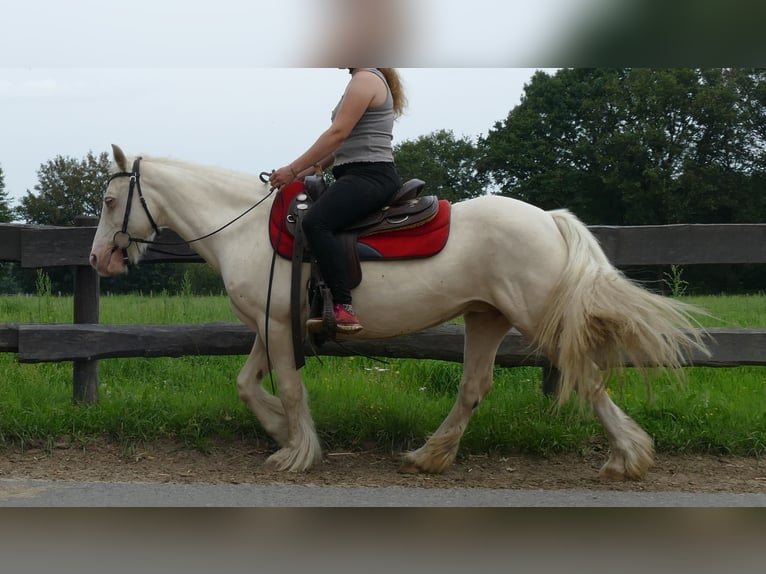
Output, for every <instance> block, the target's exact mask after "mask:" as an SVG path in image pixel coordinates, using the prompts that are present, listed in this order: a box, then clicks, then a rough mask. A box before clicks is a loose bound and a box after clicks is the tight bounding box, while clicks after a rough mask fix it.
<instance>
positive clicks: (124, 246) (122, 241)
mask: <svg viewBox="0 0 766 574" xmlns="http://www.w3.org/2000/svg"><path fill="white" fill-rule="evenodd" d="M142 159H143V158H142V157H140V156H139V157H137V158H136V159H135V161H134V162H133V167H132V168H131V170H132V171H120V172H117V173H113V174H112V175H110V176H109V179H108V180H107V182H106V187H107V188H108V187H109V184H110V183H111V182H112V180H115V179H117V178H120V177H129V178H130V185H129V187H128V201H127V203H126V204H125V214H124V215H123V218H122V228H121V229H120V230H119V231H115V232H114V235H113V236H112V242H113V243H114V245H115V246H116V247H117V248H118V249H121V250H122V255H123V257H124V258H125V259H127V258H128V247H130V244H131V243H144V244H146V245H161V246H166V247H172V246H180V245H188V244H190V243H194V242H196V241H202V240H203V239H207V238H208V237H210V236H212V235H215V234H216V233H218V232H219V231H223V230H224V229H226V228H227V227H228V226H229V225H231V224H232V223H234V222H235V221H238V220H239V219H241V218H242V217H244V216H245V215H247V214H248V213H250V212H251V211H252V210H253V209H255V208H256V207H258V206H259V205H260V204H261V203H263V202H264V201H266V200H267V199H268V198H269V196H270V195H271V194H272V193H274V189H273V188H272V189H270V190H269V193H267V194H266V195H265V196H264V197H262V198H261V199H259V200H258V201H257V202H256V203H255V204H254V205H252V206H250V207H249V208H248V209H246V210H245V211H244V212H243V213H241V214H240V215H238V216H237V217H235V218H234V219H232V220H231V221H229V222H228V223H226V224H224V225H222V226H221V227H219V228H218V229H216V230H215V231H211V232H210V233H206V234H205V235H202V236H201V237H197V238H196V239H189V240H188V241H187V240H182V241H155V240H153V239H142V238H140V237H133V236H132V235H131V234H130V233H128V222H129V220H130V211H131V208H132V205H133V193H134V192H138V198H139V200H140V201H141V206H142V207H143V208H144V213H146V217H147V218H148V219H149V223H150V224H151V226H152V229H153V230H154V234H155V236H159V235H160V233H161V232H160V228H159V227H158V226H157V223H156V222H155V221H154V218H153V217H152V214H151V212H150V211H149V207H148V206H147V205H146V199H145V198H144V194H143V191H141V172H140V170H139V168H140V165H141V160H142ZM268 176H269V174H268V173H266V172H261V174H260V175H259V178H260V180H261V181H262V182H264V183H266V182H268Z"/></svg>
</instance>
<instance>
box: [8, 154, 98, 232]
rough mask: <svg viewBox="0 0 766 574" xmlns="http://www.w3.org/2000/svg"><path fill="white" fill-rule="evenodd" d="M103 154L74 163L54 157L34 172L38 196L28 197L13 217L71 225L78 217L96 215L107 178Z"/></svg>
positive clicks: (29, 195) (90, 155)
mask: <svg viewBox="0 0 766 574" xmlns="http://www.w3.org/2000/svg"><path fill="white" fill-rule="evenodd" d="M109 169H110V162H109V156H108V154H107V153H106V152H102V153H101V154H99V155H98V156H96V155H94V154H93V152H88V155H87V156H86V157H85V158H84V159H82V160H77V159H74V158H70V157H63V156H60V155H59V156H56V157H55V158H54V159H53V160H51V161H49V162H47V163H45V164H42V165H41V166H40V169H39V170H38V171H37V177H38V184H37V185H35V191H36V192H37V195H34V194H32V193H31V192H30V191H29V190H27V195H26V196H25V197H23V198H22V199H21V202H20V205H19V206H18V207H16V210H15V211H16V214H17V215H18V216H19V217H20V218H21V219H23V220H24V221H26V222H27V223H37V224H41V225H74V222H75V217H77V216H78V215H98V214H99V213H100V211H101V200H102V195H103V193H104V189H105V188H106V183H107V180H108V178H109Z"/></svg>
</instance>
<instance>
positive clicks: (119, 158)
mask: <svg viewBox="0 0 766 574" xmlns="http://www.w3.org/2000/svg"><path fill="white" fill-rule="evenodd" d="M112 154H113V155H114V161H115V163H116V164H117V167H119V168H120V169H121V170H122V171H128V159H127V158H126V157H125V154H124V153H123V151H122V150H121V149H120V146H118V145H114V144H112Z"/></svg>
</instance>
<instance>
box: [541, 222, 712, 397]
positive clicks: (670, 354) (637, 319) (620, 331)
mask: <svg viewBox="0 0 766 574" xmlns="http://www.w3.org/2000/svg"><path fill="white" fill-rule="evenodd" d="M549 214H550V215H551V217H553V219H554V221H555V222H556V225H557V226H558V229H559V231H560V232H561V235H562V236H563V238H564V241H565V242H566V245H567V248H568V250H569V255H568V258H567V263H566V266H565V268H564V271H563V273H562V275H561V278H560V279H559V281H558V283H557V284H556V286H555V287H554V289H553V291H552V292H551V294H550V296H549V299H548V302H547V306H546V311H545V315H544V317H543V319H542V321H541V323H540V325H539V328H538V331H537V334H536V337H535V341H534V343H535V344H536V346H537V347H538V348H539V349H540V350H541V351H542V352H544V353H546V354H547V355H548V357H550V359H551V360H552V361H553V362H554V363H555V364H556V366H557V367H558V369H559V371H560V373H561V374H560V378H559V392H558V401H559V404H561V403H563V402H564V401H566V400H567V398H568V397H569V395H570V393H571V392H572V391H573V390H576V391H577V392H578V394H579V395H580V396H581V398H583V399H585V398H587V397H589V396H593V395H592V393H595V392H597V391H599V390H600V389H601V387H602V386H603V382H602V380H606V378H607V377H603V379H602V377H598V376H594V375H596V374H597V371H598V370H601V371H607V372H608V371H610V370H611V369H614V368H619V367H623V366H625V364H626V362H627V361H628V360H629V361H630V363H632V364H633V365H634V366H636V367H640V368H641V367H643V368H651V367H666V368H669V369H678V368H679V367H680V366H681V365H682V364H683V363H684V359H685V358H686V357H687V356H689V354H690V353H691V352H692V351H693V350H695V349H696V350H699V351H701V352H703V353H706V354H707V353H708V351H707V349H706V348H705V345H704V344H703V341H702V332H701V331H700V329H699V328H698V327H699V324H698V323H697V322H696V321H695V319H694V315H696V314H698V313H700V314H704V311H702V310H700V309H697V308H696V307H694V306H692V305H688V304H686V303H683V302H681V301H677V300H674V299H671V298H668V297H663V296H661V295H657V294H654V293H651V292H649V291H647V290H646V289H644V288H642V287H640V286H639V285H637V284H635V283H633V282H632V281H631V280H629V279H628V278H627V277H625V276H624V275H623V274H622V273H621V272H620V271H619V270H617V269H616V268H615V267H614V266H612V264H611V263H610V262H609V260H608V259H607V257H606V255H605V254H604V252H603V250H602V249H601V246H600V245H599V244H598V241H597V240H596V238H595V237H594V236H593V234H592V233H591V232H590V231H589V230H588V228H587V227H586V226H585V225H584V224H583V223H582V222H581V221H580V220H579V219H577V218H576V217H575V216H574V215H572V214H571V213H570V212H569V211H567V210H564V209H560V210H554V211H550V212H549ZM678 372H679V371H677V373H678ZM607 374H608V373H607Z"/></svg>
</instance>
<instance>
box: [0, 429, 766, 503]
mask: <svg viewBox="0 0 766 574" xmlns="http://www.w3.org/2000/svg"><path fill="white" fill-rule="evenodd" d="M270 452H271V451H270V450H269V449H268V448H265V447H263V446H260V445H258V444H257V443H255V442H254V441H247V440H242V441H234V442H225V443H219V444H216V445H214V446H212V447H211V448H210V449H209V450H208V451H207V452H206V453H203V452H201V451H199V450H195V449H191V448H188V447H184V446H183V445H180V444H176V443H173V442H164V441H163V442H156V443H150V444H146V445H142V446H140V447H132V448H129V449H126V448H123V447H121V446H120V445H118V444H115V443H113V442H110V441H107V440H100V441H96V442H92V443H89V444H87V445H82V444H68V443H66V442H61V443H59V444H56V445H53V447H52V448H42V446H35V447H31V448H26V449H24V450H21V449H18V448H12V449H5V450H4V451H3V452H2V456H0V479H11V478H12V479H48V480H77V481H116V482H178V483H210V484H220V483H230V484H231V483H233V484H314V485H334V486H403V487H407V486H410V487H431V488H449V487H479V488H513V489H562V488H580V489H582V488H587V489H601V490H603V489H610V490H629V491H686V492H758V493H762V492H766V461H764V460H762V459H758V458H737V457H721V456H699V455H683V456H667V455H659V456H658V457H657V465H656V466H655V468H654V469H652V471H651V472H650V473H649V475H648V477H647V478H646V480H644V481H642V482H624V483H620V482H618V483H615V482H606V481H602V480H601V479H599V477H598V469H599V467H600V466H601V464H603V462H604V461H605V458H604V457H605V453H594V454H591V455H587V456H584V457H581V456H575V455H558V456H554V457H550V458H542V457H534V456H521V455H516V456H462V457H459V458H458V460H457V462H456V463H455V465H454V466H452V467H451V468H450V469H448V470H447V472H445V473H444V474H442V475H410V474H400V473H399V472H397V467H398V464H397V463H398V460H397V457H396V456H394V455H389V454H386V453H375V452H363V453H351V452H332V451H330V452H326V453H325V460H324V463H323V464H322V465H321V466H320V467H319V468H316V469H313V470H311V471H308V472H305V473H278V472H274V471H271V470H269V469H268V468H267V467H266V465H265V464H264V463H265V460H266V458H267V456H268V455H269V454H270Z"/></svg>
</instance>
